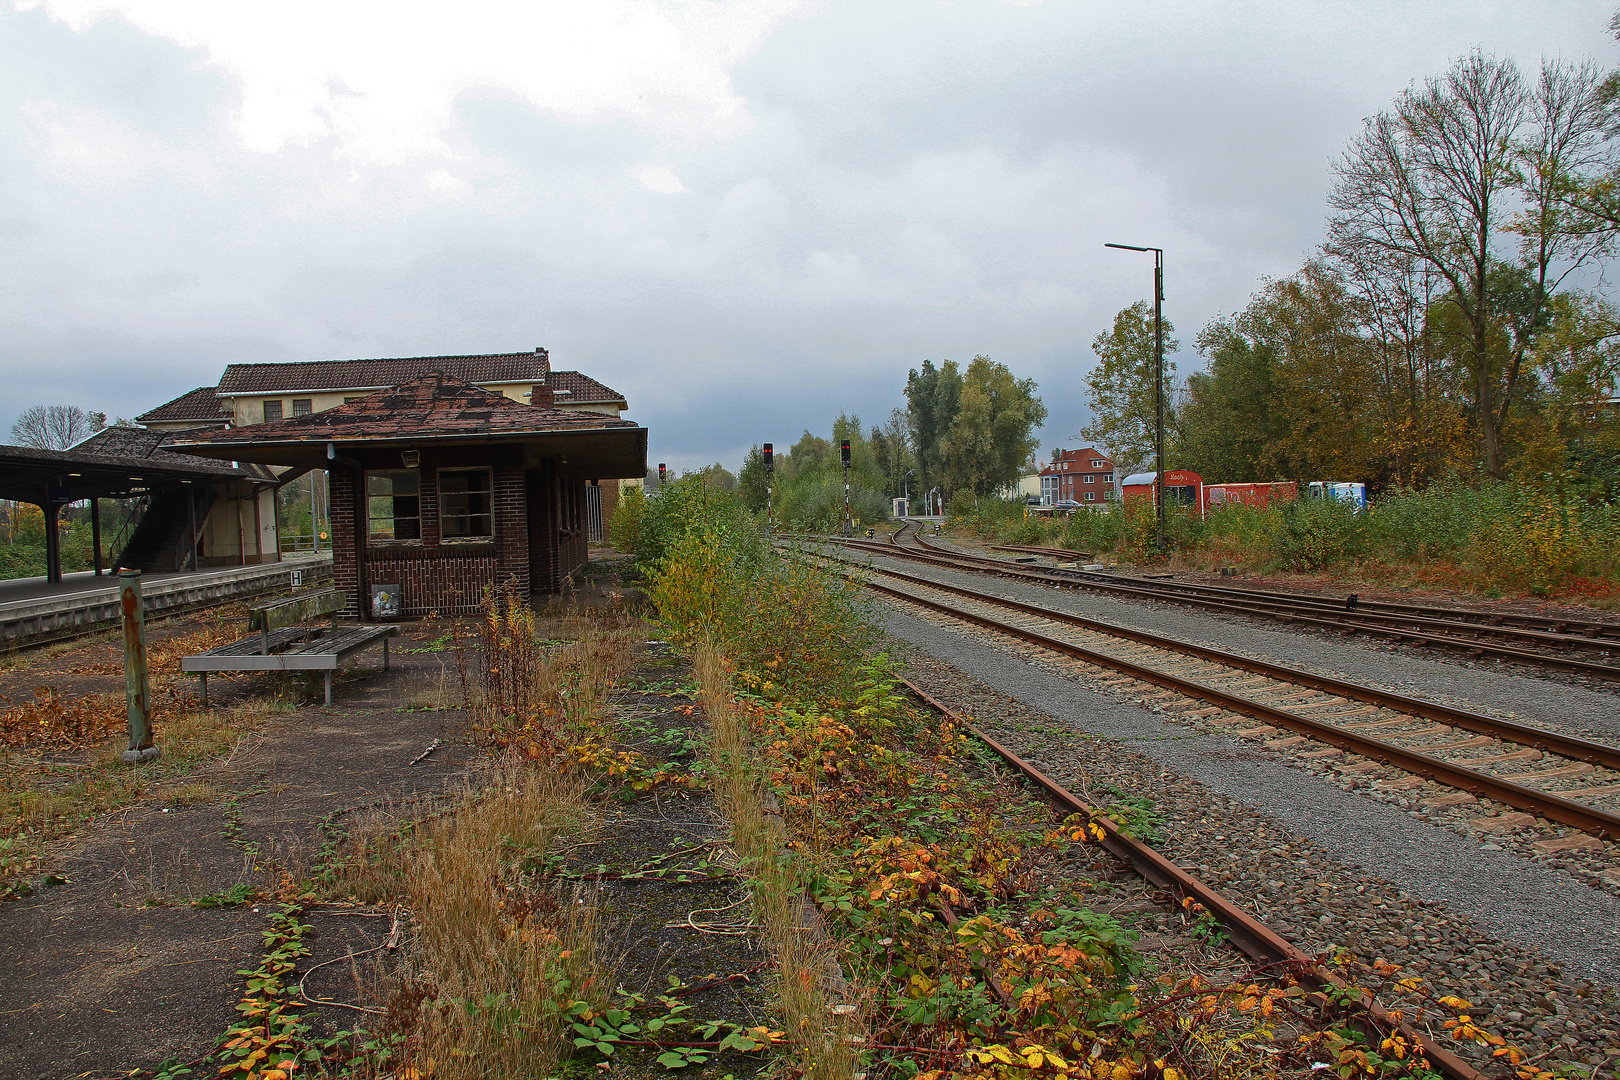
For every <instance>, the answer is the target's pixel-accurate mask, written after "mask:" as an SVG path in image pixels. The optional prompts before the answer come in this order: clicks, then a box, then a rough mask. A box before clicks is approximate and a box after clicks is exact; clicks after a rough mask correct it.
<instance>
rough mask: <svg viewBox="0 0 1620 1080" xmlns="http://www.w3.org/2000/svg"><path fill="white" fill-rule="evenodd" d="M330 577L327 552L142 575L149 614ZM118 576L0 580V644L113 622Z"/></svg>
mask: <svg viewBox="0 0 1620 1080" xmlns="http://www.w3.org/2000/svg"><path fill="white" fill-rule="evenodd" d="M295 573H296V574H297V575H298V576H299V578H300V579H301V580H300V582H299V584H301V585H314V584H318V583H321V582H326V581H330V580H331V579H332V560H331V557H330V556H329V555H328V556H323V557H318V558H317V557H311V558H301V559H288V560H286V561H283V562H279V563H265V564H263V565H261V566H229V567H209V568H206V569H202V570H197V571H195V572H193V571H189V570H186V571H179V572H177V573H172V574H151V575H142V577H141V596H142V599H144V600H145V602H146V614H147V617H148V618H151V617H152V616H154V615H162V614H166V613H172V612H176V611H181V610H184V609H185V608H188V607H194V606H197V605H200V604H209V603H217V602H219V601H221V600H230V599H234V598H236V597H247V596H254V595H257V594H259V593H264V592H269V591H272V590H275V589H286V588H291V587H292V585H293V575H294V574H295ZM119 618H120V614H119V610H118V579H117V578H116V577H112V576H108V575H105V574H103V575H102V576H101V577H96V576H95V574H93V573H90V572H88V571H86V572H84V573H78V574H67V575H65V576H64V577H63V579H62V581H61V582H60V583H59V584H54V585H53V584H51V583H50V582H48V581H46V580H45V579H44V578H42V577H34V578H14V579H12V580H10V581H0V648H15V647H17V646H19V645H33V644H41V643H43V642H47V641H53V640H56V639H58V638H66V637H72V636H74V635H76V634H79V633H83V632H84V631H85V630H90V629H96V628H98V627H101V626H103V625H105V626H116V625H118V622H119Z"/></svg>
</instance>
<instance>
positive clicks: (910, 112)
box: [0, 0, 1617, 468]
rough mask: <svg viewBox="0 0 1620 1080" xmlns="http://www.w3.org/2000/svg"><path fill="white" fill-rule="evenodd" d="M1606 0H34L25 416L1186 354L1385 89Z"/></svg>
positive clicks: (726, 400)
mask: <svg viewBox="0 0 1620 1080" xmlns="http://www.w3.org/2000/svg"><path fill="white" fill-rule="evenodd" d="M1614 2H1615V0H1606V2H1605V3H1587V2H1580V0H1566V2H1562V3H1536V2H1533V0H1514V2H1508V3H1480V2H1476V3H1441V2H1415V0H1400V2H1394V3H1373V2H1364V3H1354V2H1350V0H1335V2H1332V3H1309V2H1305V0H1284V2H1264V0H1243V2H1241V3H1212V2H1204V3H1183V4H1175V3H1156V4H1146V3H1141V2H1137V3H1124V2H1122V0H1112V2H1104V0H1083V2H1081V0H1076V2H1069V3H1063V2H1047V3H1039V2H1006V3H994V2H970V0H962V2H928V0H924V2H914V3H907V2H886V0H876V2H874V0H864V2H852V3H822V4H816V3H797V2H793V0H755V2H742V3H724V2H688V3H667V4H666V3H646V2H638V0H621V2H613V0H585V2H581V0H569V2H566V3H549V2H540V0H523V2H504V0H461V2H460V3H457V4H453V5H447V4H426V3H421V2H412V0H403V2H401V0H393V2H390V3H387V4H384V3H380V2H344V0H278V2H277V3H274V4H270V3H262V2H261V3H244V2H240V0H237V2H229V3H221V2H219V0H22V2H17V0H0V95H3V96H0V110H3V112H0V372H3V374H4V382H5V385H4V390H3V392H0V440H3V439H5V438H7V436H6V434H5V433H6V432H9V430H10V426H11V423H12V421H13V420H14V419H15V418H16V414H17V413H18V412H20V411H21V410H22V409H23V408H25V407H27V406H28V405H31V404H36V403H57V402H62V403H73V404H78V405H82V406H84V407H85V408H89V409H100V410H104V411H106V412H107V413H108V414H109V415H112V416H117V415H122V416H133V415H134V414H136V413H138V412H141V411H144V410H146V409H149V408H152V407H153V406H155V405H158V404H160V403H162V402H164V401H166V400H168V399H169V398H171V397H174V396H175V395H177V394H180V393H182V392H184V391H186V390H189V389H191V388H192V387H195V386H199V385H202V384H211V383H213V382H215V381H216V380H217V379H218V378H219V374H220V371H221V369H222V368H223V367H224V366H225V365H226V364H227V363H231V362H245V361H284V360H318V359H332V358H340V359H347V358H352V357H375V356H419V355H434V354H445V353H476V352H509V351H518V350H526V349H532V348H534V347H535V346H536V345H544V346H546V347H547V348H548V349H549V350H550V351H551V357H552V363H553V365H554V366H555V367H558V368H576V369H579V370H582V371H585V372H587V373H589V374H591V375H593V376H595V377H596V378H598V379H601V380H602V381H603V382H605V383H607V384H609V385H610V386H613V387H615V388H616V389H618V390H621V391H622V392H624V393H625V394H626V395H627V396H628V397H629V400H630V406H631V411H630V413H629V414H628V415H629V416H631V417H632V418H634V419H636V420H638V421H640V422H641V423H643V424H646V425H647V426H648V428H649V429H650V430H651V451H650V452H651V455H652V460H653V461H654V462H656V461H660V460H662V461H668V462H669V463H671V464H672V465H677V466H680V467H692V466H696V465H699V464H702V463H704V462H708V461H714V460H720V461H722V462H723V463H725V464H726V465H727V466H728V467H731V468H735V467H736V465H737V463H738V461H739V460H740V459H741V457H742V454H743V452H744V451H745V449H746V448H747V446H749V445H750V444H752V443H756V442H760V441H767V440H768V441H774V442H776V443H777V444H778V445H781V444H790V443H792V442H793V441H794V440H795V439H796V438H797V437H798V435H799V433H800V432H801V431H802V430H803V429H805V428H810V429H812V430H814V431H816V432H817V433H819V434H823V435H826V434H828V432H829V428H830V425H831V421H832V418H833V417H834V416H835V415H836V414H837V413H838V412H839V411H840V410H846V411H850V412H856V413H858V414H859V415H860V416H861V419H862V420H863V421H864V422H865V423H866V424H867V425H868V426H870V425H871V424H872V423H874V422H879V421H881V420H882V419H883V418H884V417H885V416H887V414H888V412H889V410H891V409H893V408H895V407H896V406H898V405H901V404H903V399H902V396H901V390H902V388H903V386H904V383H905V376H906V372H907V370H908V369H909V368H912V367H915V366H917V365H918V364H919V363H921V361H922V360H923V359H925V358H928V359H932V360H934V361H936V362H938V361H940V360H944V359H955V360H959V361H965V360H967V359H970V358H971V357H973V356H974V355H976V354H986V355H989V356H990V357H992V358H993V359H996V360H999V361H1002V362H1004V363H1006V364H1007V365H1009V366H1010V367H1011V368H1012V369H1013V370H1014V371H1015V372H1016V373H1018V374H1019V375H1027V376H1031V377H1033V378H1035V379H1036V380H1037V381H1038V382H1039V383H1040V386H1041V392H1042V395H1043V397H1044V399H1045V401H1046V403H1047V406H1048V408H1049V409H1050V410H1051V418H1050V419H1049V420H1048V422H1047V425H1046V427H1045V429H1044V430H1043V432H1042V435H1043V441H1044V443H1045V446H1046V447H1048V448H1050V447H1053V446H1059V445H1074V440H1073V436H1074V434H1075V433H1076V432H1077V431H1078V430H1079V428H1080V427H1081V426H1082V425H1083V424H1084V423H1085V421H1086V413H1085V408H1084V404H1083V397H1082V393H1081V389H1082V386H1081V380H1082V378H1083V376H1084V374H1085V372H1086V371H1087V369H1088V368H1089V367H1090V366H1091V365H1092V364H1093V363H1095V357H1094V356H1093V355H1092V353H1091V350H1090V342H1091V340H1092V338H1093V337H1094V336H1095V335H1096V334H1097V333H1098V332H1099V331H1100V330H1102V329H1103V328H1105V327H1106V326H1107V325H1108V323H1109V321H1110V320H1111V318H1112V316H1113V314H1114V312H1116V311H1117V310H1119V309H1120V308H1121V307H1124V306H1125V305H1127V304H1129V303H1131V302H1133V301H1135V300H1137V299H1141V298H1145V297H1147V296H1149V294H1150V291H1151V256H1146V255H1137V254H1131V253H1124V252H1116V251H1108V250H1105V249H1104V248H1103V246H1102V245H1103V243H1104V242H1105V241H1118V242H1123V243H1133V244H1142V245H1154V246H1159V247H1163V248H1165V250H1166V265H1167V271H1166V292H1167V295H1168V299H1167V302H1166V314H1167V316H1168V317H1169V318H1170V319H1171V320H1172V321H1173V322H1174V323H1175V325H1176V327H1177V329H1178V332H1179V334H1180V336H1181V338H1182V340H1183V341H1184V342H1186V343H1187V348H1186V350H1184V351H1183V353H1182V355H1181V356H1180V357H1179V358H1178V359H1179V365H1180V368H1181V370H1182V372H1183V373H1185V372H1186V371H1187V370H1189V369H1190V368H1191V367H1193V366H1196V365H1197V364H1198V362H1199V359H1198V357H1197V356H1196V355H1195V354H1194V353H1192V352H1191V351H1190V350H1191V341H1192V339H1193V337H1194V336H1195V335H1196V333H1197V331H1198V329H1199V327H1200V326H1202V325H1203V324H1204V323H1205V322H1207V321H1208V320H1209V319H1210V318H1211V317H1212V316H1214V315H1215V314H1217V313H1220V312H1231V311H1234V310H1236V309H1238V308H1241V307H1242V306H1243V304H1244V302H1245V301H1246V299H1247V297H1248V295H1249V294H1250V293H1251V292H1252V291H1253V290H1254V289H1255V287H1256V285H1257V283H1258V281H1259V279H1260V278H1262V277H1263V276H1265V275H1283V274H1286V273H1288V272H1290V271H1291V270H1293V269H1294V268H1295V267H1297V265H1298V264H1299V261H1300V260H1301V258H1302V257H1303V256H1304V255H1305V254H1306V253H1307V252H1308V251H1309V250H1310V249H1311V248H1312V247H1313V246H1314V245H1315V244H1316V243H1317V242H1318V241H1319V240H1320V237H1321V227H1322V214H1323V196H1324V194H1325V191H1326V188H1327V184H1328V177H1329V172H1328V166H1329V162H1330V160H1331V159H1332V158H1333V156H1334V155H1335V154H1336V153H1337V152H1338V151H1339V150H1340V149H1341V148H1342V147H1343V145H1344V143H1345V141H1346V139H1347V138H1348V137H1350V136H1351V135H1353V134H1354V133H1355V132H1356V130H1357V129H1358V127H1359V125H1360V122H1361V119H1362V118H1363V117H1365V116H1367V115H1369V114H1371V113H1373V112H1376V111H1377V110H1378V109H1380V108H1382V107H1384V106H1385V105H1387V104H1388V102H1389V101H1390V100H1391V98H1392V97H1393V96H1394V95H1395V94H1396V93H1398V92H1399V91H1400V90H1401V89H1402V88H1403V87H1405V86H1406V85H1407V84H1408V83H1409V82H1410V81H1412V80H1413V79H1417V78H1421V77H1422V76H1424V75H1426V74H1429V73H1433V72H1438V71H1441V70H1443V69H1444V68H1445V67H1446V66H1447V65H1448V64H1449V63H1450V62H1451V60H1452V59H1453V58H1455V57H1456V56H1458V55H1460V54H1462V53H1465V52H1467V51H1468V50H1470V49H1472V48H1476V47H1478V48H1483V49H1485V50H1487V51H1490V52H1493V53H1496V54H1499V55H1506V56H1512V57H1514V58H1516V59H1518V60H1519V61H1520V62H1521V63H1522V64H1525V65H1527V66H1528V65H1534V64H1535V63H1536V62H1537V60H1538V58H1539V57H1541V56H1543V55H1556V56H1564V57H1570V58H1575V57H1586V56H1591V57H1596V58H1597V59H1598V60H1599V61H1600V62H1601V63H1603V64H1604V65H1612V64H1614V63H1615V62H1616V58H1617V52H1616V49H1615V46H1614V43H1613V42H1612V41H1611V39H1610V38H1609V36H1608V34H1607V33H1606V30H1605V26H1606V24H1607V22H1608V20H1609V17H1610V15H1611V14H1612V13H1613V7H1612V5H1613V4H1614Z"/></svg>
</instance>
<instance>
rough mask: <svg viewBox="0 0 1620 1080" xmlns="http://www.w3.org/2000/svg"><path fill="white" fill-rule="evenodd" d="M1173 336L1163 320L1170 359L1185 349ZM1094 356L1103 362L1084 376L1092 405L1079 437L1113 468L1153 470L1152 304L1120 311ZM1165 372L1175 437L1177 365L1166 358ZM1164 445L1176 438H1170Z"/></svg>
mask: <svg viewBox="0 0 1620 1080" xmlns="http://www.w3.org/2000/svg"><path fill="white" fill-rule="evenodd" d="M1174 334H1175V327H1174V326H1173V325H1171V323H1170V320H1169V319H1166V320H1164V351H1165V353H1166V354H1169V353H1173V352H1175V351H1176V350H1177V349H1179V348H1181V343H1180V342H1179V341H1177V340H1176V339H1175V336H1174ZM1091 351H1092V352H1094V353H1096V354H1097V358H1098V359H1099V360H1100V361H1102V362H1101V363H1100V364H1098V365H1097V366H1096V367H1095V368H1093V369H1092V370H1091V374H1089V375H1087V376H1086V403H1087V404H1088V405H1090V406H1091V417H1092V419H1091V423H1090V424H1088V425H1086V427H1085V428H1083V429H1082V430H1081V432H1080V437H1081V438H1083V439H1089V440H1091V441H1092V442H1093V443H1095V444H1096V445H1098V446H1100V447H1102V448H1103V449H1105V450H1107V451H1108V455H1109V457H1111V458H1113V460H1114V463H1115V464H1116V465H1117V466H1118V467H1119V468H1120V469H1122V470H1124V471H1126V472H1129V471H1131V470H1133V469H1136V468H1140V467H1144V466H1147V465H1150V464H1151V463H1152V461H1153V441H1154V432H1155V430H1156V427H1157V414H1156V407H1155V397H1154V371H1153V366H1154V362H1155V356H1154V339H1153V305H1152V304H1150V303H1148V302H1147V301H1146V300H1138V301H1137V302H1136V303H1134V304H1132V305H1131V306H1130V307H1128V308H1125V309H1123V310H1122V311H1120V312H1119V314H1117V315H1115V316H1114V325H1113V327H1112V328H1110V329H1109V330H1107V331H1104V332H1103V333H1101V334H1098V335H1097V336H1096V337H1095V338H1094V339H1093V340H1092V342H1091ZM1164 370H1165V410H1164V423H1165V430H1166V432H1173V431H1174V429H1175V426H1176V410H1175V408H1174V402H1173V397H1172V393H1171V391H1172V388H1173V386H1174V385H1175V371H1176V365H1175V362H1174V361H1172V360H1169V359H1166V360H1165V362H1164ZM1166 441H1167V442H1171V441H1173V439H1172V437H1171V436H1170V435H1168V434H1167V436H1166ZM1168 453H1169V451H1168V450H1167V451H1166V454H1167V455H1168Z"/></svg>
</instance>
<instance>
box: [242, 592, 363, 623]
mask: <svg viewBox="0 0 1620 1080" xmlns="http://www.w3.org/2000/svg"><path fill="white" fill-rule="evenodd" d="M344 602H345V594H344V593H343V591H342V590H341V589H321V590H320V591H318V592H306V593H300V594H298V595H296V596H288V597H285V598H283V599H281V600H272V601H270V602H268V603H264V604H255V605H253V606H252V607H250V608H248V629H249V630H275V629H278V628H280V627H283V626H291V625H292V624H294V623H301V622H303V621H305V620H306V619H315V618H319V617H320V616H322V615H332V614H336V613H337V612H339V611H342V610H343V605H344Z"/></svg>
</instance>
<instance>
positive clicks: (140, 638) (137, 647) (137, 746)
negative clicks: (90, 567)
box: [118, 570, 159, 763]
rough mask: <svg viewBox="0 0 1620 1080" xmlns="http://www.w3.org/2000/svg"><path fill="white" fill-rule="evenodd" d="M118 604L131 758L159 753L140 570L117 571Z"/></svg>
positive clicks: (128, 755) (149, 757) (127, 754)
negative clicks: (121, 615) (148, 677)
mask: <svg viewBox="0 0 1620 1080" xmlns="http://www.w3.org/2000/svg"><path fill="white" fill-rule="evenodd" d="M118 604H119V607H120V608H122V609H123V613H124V703H125V705H126V706H127V707H128V711H129V749H128V750H125V751H124V753H123V758H124V760H125V761H128V762H132V763H133V762H139V761H151V760H153V759H154V758H156V757H157V756H158V753H159V751H158V748H157V747H156V746H155V745H153V742H152V712H151V707H152V701H151V695H150V694H149V692H148V687H147V680H146V605H145V604H144V603H142V601H141V572H140V571H139V570H121V571H119V573H118Z"/></svg>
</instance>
